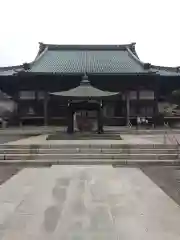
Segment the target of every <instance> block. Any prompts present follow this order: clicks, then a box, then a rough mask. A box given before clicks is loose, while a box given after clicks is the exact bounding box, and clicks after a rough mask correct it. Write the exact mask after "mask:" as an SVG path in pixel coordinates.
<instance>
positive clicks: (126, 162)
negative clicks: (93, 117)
mask: <svg viewBox="0 0 180 240" xmlns="http://www.w3.org/2000/svg"><path fill="white" fill-rule="evenodd" d="M12 164H15V165H16V166H23V167H37V166H41V167H42V166H46V167H47V166H48V167H50V166H52V165H103V164H104V165H112V166H113V167H138V168H139V167H141V166H142V167H143V166H180V160H179V159H161V160H160V159H148V160H147V159H136V160H134V159H108V158H107V159H88V158H87V159H58V160H57V159H40V160H37V159H36V160H27V161H23V160H20V159H17V160H6V161H4V160H0V165H12Z"/></svg>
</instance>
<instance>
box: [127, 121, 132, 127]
mask: <svg viewBox="0 0 180 240" xmlns="http://www.w3.org/2000/svg"><path fill="white" fill-rule="evenodd" d="M128 127H129V128H132V127H133V125H132V123H131V121H130V120H129V121H128Z"/></svg>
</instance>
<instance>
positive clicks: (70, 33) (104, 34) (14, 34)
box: [0, 0, 180, 66]
mask: <svg viewBox="0 0 180 240" xmlns="http://www.w3.org/2000/svg"><path fill="white" fill-rule="evenodd" d="M179 32H180V0H171V1H169V0H151V1H148V0H31V1H27V0H0V66H8V65H16V64H21V63H24V62H29V61H32V60H33V59H34V57H35V55H36V53H37V50H38V42H44V43H52V44H53V43H56V44H123V43H130V42H136V49H137V53H138V55H139V57H140V58H141V60H142V61H144V62H150V63H152V64H156V65H166V66H179V65H180V33H179Z"/></svg>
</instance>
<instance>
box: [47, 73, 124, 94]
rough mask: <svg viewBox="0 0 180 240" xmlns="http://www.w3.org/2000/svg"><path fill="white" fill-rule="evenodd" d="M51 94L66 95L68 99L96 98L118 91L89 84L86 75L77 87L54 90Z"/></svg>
mask: <svg viewBox="0 0 180 240" xmlns="http://www.w3.org/2000/svg"><path fill="white" fill-rule="evenodd" d="M51 94H53V95H56V96H62V97H67V98H68V99H78V98H83V99H93V98H95V99H97V98H106V97H111V96H114V95H118V94H119V93H118V92H108V91H102V90H100V89H98V88H95V87H93V86H92V85H91V84H90V82H89V80H88V77H87V76H84V77H83V80H82V81H81V83H80V85H79V86H78V87H76V88H73V89H70V90H68V91H62V92H54V93H51Z"/></svg>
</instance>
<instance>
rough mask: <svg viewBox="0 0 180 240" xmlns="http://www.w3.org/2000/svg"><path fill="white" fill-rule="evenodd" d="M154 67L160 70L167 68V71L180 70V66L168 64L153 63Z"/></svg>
mask: <svg viewBox="0 0 180 240" xmlns="http://www.w3.org/2000/svg"><path fill="white" fill-rule="evenodd" d="M151 67H152V68H155V69H158V70H167V71H176V72H177V71H178V72H179V71H180V67H179V66H177V67H168V66H158V65H151Z"/></svg>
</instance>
